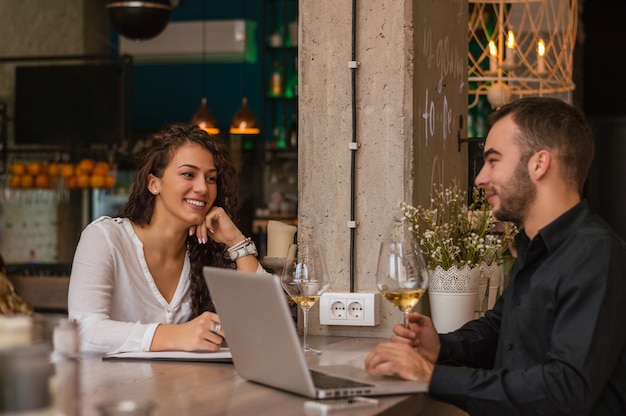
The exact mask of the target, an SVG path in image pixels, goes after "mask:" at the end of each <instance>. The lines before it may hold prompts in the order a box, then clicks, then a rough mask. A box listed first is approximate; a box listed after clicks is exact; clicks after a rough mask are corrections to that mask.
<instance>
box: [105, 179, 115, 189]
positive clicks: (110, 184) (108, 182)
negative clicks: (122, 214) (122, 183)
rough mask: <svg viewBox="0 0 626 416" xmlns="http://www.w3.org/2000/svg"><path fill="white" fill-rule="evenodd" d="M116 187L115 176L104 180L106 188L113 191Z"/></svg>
mask: <svg viewBox="0 0 626 416" xmlns="http://www.w3.org/2000/svg"><path fill="white" fill-rule="evenodd" d="M114 186H115V178H114V177H113V176H106V177H105V178H104V187H105V188H107V189H111V188H113V187H114Z"/></svg>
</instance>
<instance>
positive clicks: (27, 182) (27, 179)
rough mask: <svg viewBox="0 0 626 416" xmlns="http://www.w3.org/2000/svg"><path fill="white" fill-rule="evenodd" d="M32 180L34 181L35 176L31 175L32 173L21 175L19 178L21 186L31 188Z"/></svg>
mask: <svg viewBox="0 0 626 416" xmlns="http://www.w3.org/2000/svg"><path fill="white" fill-rule="evenodd" d="M34 182H35V178H34V177H33V175H23V176H22V180H21V184H22V188H32V186H33V183H34Z"/></svg>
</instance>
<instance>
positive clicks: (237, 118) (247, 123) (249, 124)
mask: <svg viewBox="0 0 626 416" xmlns="http://www.w3.org/2000/svg"><path fill="white" fill-rule="evenodd" d="M260 132H261V130H259V128H258V127H257V124H256V117H255V116H254V113H253V112H252V110H250V107H248V99H247V98H246V97H243V99H242V100H241V107H239V110H237V112H236V113H235V115H234V116H233V121H232V123H231V124H230V134H259V133H260Z"/></svg>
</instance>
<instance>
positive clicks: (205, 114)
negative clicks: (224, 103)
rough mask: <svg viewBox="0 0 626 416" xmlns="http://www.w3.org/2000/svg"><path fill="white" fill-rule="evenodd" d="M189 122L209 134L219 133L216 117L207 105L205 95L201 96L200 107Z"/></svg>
mask: <svg viewBox="0 0 626 416" xmlns="http://www.w3.org/2000/svg"><path fill="white" fill-rule="evenodd" d="M191 122H192V123H193V124H195V125H197V126H198V127H200V128H201V129H202V130H204V131H206V132H207V133H209V134H219V132H220V129H218V128H217V119H216V118H215V116H214V115H213V112H211V110H209V107H207V105H206V98H205V97H202V103H201V104H200V108H199V109H198V111H196V113H195V114H194V115H193V117H192V119H191Z"/></svg>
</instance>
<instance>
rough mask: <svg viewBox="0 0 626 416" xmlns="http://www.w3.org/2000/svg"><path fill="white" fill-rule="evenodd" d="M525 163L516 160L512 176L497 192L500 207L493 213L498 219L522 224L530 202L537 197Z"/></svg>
mask: <svg viewBox="0 0 626 416" xmlns="http://www.w3.org/2000/svg"><path fill="white" fill-rule="evenodd" d="M526 165H527V164H526V163H521V161H520V162H518V164H517V168H516V169H515V172H514V173H513V178H512V179H511V180H509V181H508V182H507V183H506V184H504V185H502V187H501V189H500V192H498V197H499V199H500V208H499V209H498V210H497V211H494V212H493V215H494V216H495V217H496V218H497V219H498V220H500V221H510V222H513V223H516V224H522V223H523V222H524V218H526V214H527V213H528V209H529V207H530V204H532V203H533V202H534V201H535V198H536V197H537V189H536V188H535V186H534V184H533V183H532V181H531V180H530V176H529V175H528V170H527V168H526Z"/></svg>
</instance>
